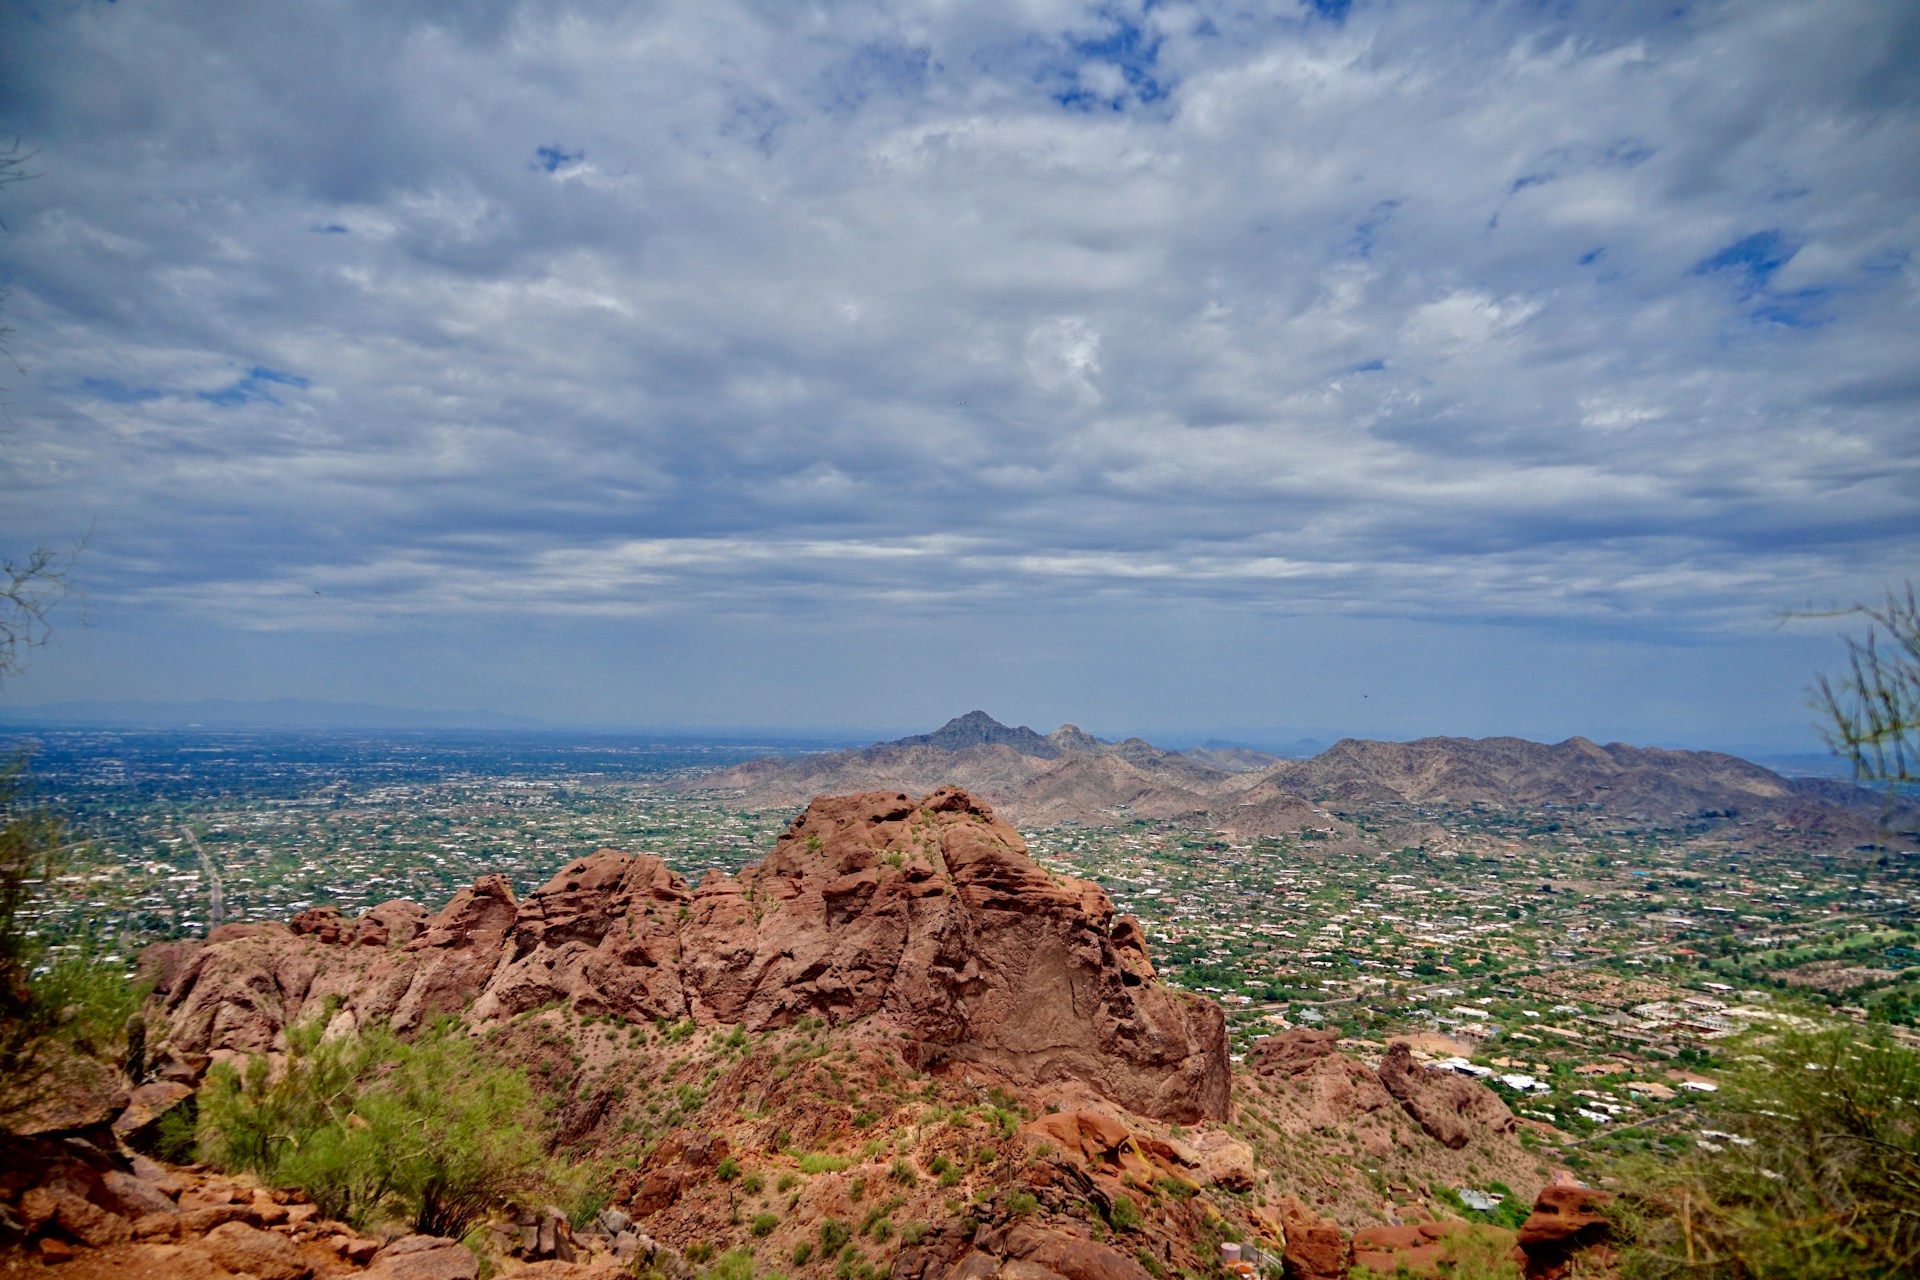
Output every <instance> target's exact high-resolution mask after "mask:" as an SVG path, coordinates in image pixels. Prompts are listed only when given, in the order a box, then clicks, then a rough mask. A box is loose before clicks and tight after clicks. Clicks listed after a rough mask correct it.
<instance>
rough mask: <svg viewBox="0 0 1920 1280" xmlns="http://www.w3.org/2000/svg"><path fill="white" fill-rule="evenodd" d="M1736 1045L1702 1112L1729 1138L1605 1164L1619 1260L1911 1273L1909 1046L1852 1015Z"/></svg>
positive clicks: (1914, 1113) (1916, 1088) (1809, 1272)
mask: <svg viewBox="0 0 1920 1280" xmlns="http://www.w3.org/2000/svg"><path fill="white" fill-rule="evenodd" d="M1742 1056H1743V1057H1744V1058H1747V1059H1750V1060H1747V1061H1745V1062H1743V1065H1742V1066H1741V1067H1740V1068H1739V1069H1738V1070H1736V1071H1734V1072H1733V1073H1732V1074H1730V1075H1729V1076H1727V1077H1726V1078H1724V1079H1723V1082H1722V1086H1721V1093H1720V1095H1719V1097H1718V1099H1716V1102H1715V1104H1714V1105H1713V1107H1712V1112H1711V1115H1712V1124H1713V1127H1715V1128H1716V1129H1720V1130H1724V1131H1727V1132H1730V1133H1733V1134H1735V1135H1736V1136H1738V1137H1739V1138H1740V1139H1741V1141H1740V1142H1733V1141H1728V1142H1726V1143H1724V1144H1717V1145H1721V1149H1720V1150H1718V1151H1710V1150H1706V1149H1704V1148H1697V1147H1696V1148H1694V1149H1691V1150H1689V1151H1687V1152H1686V1153H1685V1154H1682V1155H1680V1156H1678V1157H1674V1156H1667V1157H1665V1158H1662V1159H1655V1158H1653V1157H1638V1158H1633V1159H1629V1160H1626V1161H1623V1162H1622V1163H1621V1164H1620V1165H1619V1166H1618V1167H1617V1168H1616V1169H1615V1170H1614V1175H1615V1179H1616V1181H1617V1183H1618V1184H1619V1185H1620V1187H1621V1190H1622V1195H1621V1198H1620V1200H1619V1201H1618V1202H1617V1203H1616V1206H1615V1208H1616V1222H1615V1225H1616V1228H1617V1229H1618V1231H1619V1234H1620V1237H1621V1243H1622V1246H1623V1248H1622V1258H1621V1262H1622V1269H1623V1271H1624V1272H1625V1274H1627V1275H1628V1276H1630V1277H1634V1278H1635V1280H1667V1278H1668V1277H1683V1276H1701V1277H1706V1276H1712V1277H1714V1278H1715V1280H1719V1278H1720V1277H1726V1278H1728V1280H1746V1278H1747V1277H1762V1276H1793V1277H1796V1278H1798V1280H1827V1278H1829V1277H1831V1278H1833V1280H1838V1278H1839V1277H1843V1276H1844V1277H1859V1278H1862V1280H1881V1278H1885V1280H1891V1278H1892V1277H1895V1276H1910V1275H1912V1274H1913V1270H1912V1268H1913V1265H1914V1260H1915V1258H1920V1211H1916V1206H1920V1107H1916V1104H1915V1100H1916V1099H1920V1054H1916V1053H1914V1052H1913V1051H1912V1050H1910V1049H1906V1048H1903V1047H1901V1046H1900V1045H1897V1044H1895V1043H1893V1042H1892V1041H1891V1040H1889V1039H1887V1038H1886V1036H1885V1035H1884V1033H1880V1034H1874V1033H1870V1032H1867V1031H1864V1030H1861V1029H1859V1028H1849V1029H1842V1030H1836V1031H1828V1032H1821V1033H1818V1034H1809V1033H1798V1032H1796V1033H1789V1034H1785V1035H1780V1036H1778V1037H1777V1038H1775V1039H1773V1040H1771V1041H1769V1042H1766V1043H1763V1044H1756V1045H1753V1046H1750V1047H1749V1049H1748V1052H1747V1053H1746V1054H1745V1055H1742Z"/></svg>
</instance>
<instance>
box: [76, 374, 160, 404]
mask: <svg viewBox="0 0 1920 1280" xmlns="http://www.w3.org/2000/svg"><path fill="white" fill-rule="evenodd" d="M80 389H81V390H82V391H84V392H86V393H87V394H88V395H90V396H92V397H93V398H94V399H96V400H105V401H107V402H108V403H109V404H140V403H142V402H144V401H147V400H158V399H160V397H162V396H164V395H166V394H167V393H166V392H164V391H162V390H161V389H160V388H159V387H134V386H129V385H128V384H126V383H124V382H122V381H120V379H118V378H82V379H80Z"/></svg>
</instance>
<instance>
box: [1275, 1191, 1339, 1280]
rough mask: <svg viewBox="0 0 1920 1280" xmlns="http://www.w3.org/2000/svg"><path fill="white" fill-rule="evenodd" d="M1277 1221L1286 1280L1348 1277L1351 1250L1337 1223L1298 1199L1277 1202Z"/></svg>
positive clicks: (1291, 1198) (1327, 1279)
mask: <svg viewBox="0 0 1920 1280" xmlns="http://www.w3.org/2000/svg"><path fill="white" fill-rule="evenodd" d="M1280 1220H1281V1223H1282V1224H1283V1226H1284V1228H1285V1240H1286V1244H1285V1247H1284V1248H1283V1249H1282V1251H1281V1257H1282V1259H1283V1265H1284V1266H1285V1268H1286V1274H1287V1276H1288V1280H1341V1278H1342V1277H1343V1276H1345V1275H1346V1274H1347V1263H1348V1258H1349V1256H1350V1250H1349V1248H1348V1246H1347V1241H1346V1239H1345V1237H1343V1236H1342V1235H1341V1234H1340V1226H1339V1224H1338V1223H1336V1222H1334V1221H1333V1220H1332V1219H1330V1218H1323V1217H1321V1216H1320V1215H1319V1214H1317V1213H1315V1212H1314V1211H1313V1210H1311V1209H1309V1208H1307V1206H1306V1205H1305V1204H1304V1203H1302V1202H1301V1200H1300V1199H1299V1198H1298V1197H1297V1196H1287V1197H1286V1198H1285V1199H1283V1200H1282V1201H1281V1202H1280Z"/></svg>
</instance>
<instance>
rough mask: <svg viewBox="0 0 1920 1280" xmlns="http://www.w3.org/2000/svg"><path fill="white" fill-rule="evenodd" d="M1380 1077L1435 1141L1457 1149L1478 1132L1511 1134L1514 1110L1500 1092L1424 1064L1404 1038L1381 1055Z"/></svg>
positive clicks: (1501, 1134) (1492, 1134) (1505, 1135)
mask: <svg viewBox="0 0 1920 1280" xmlns="http://www.w3.org/2000/svg"><path fill="white" fill-rule="evenodd" d="M1380 1083H1381V1084H1383V1085H1385V1086H1386V1087H1387V1091H1388V1092H1389V1093H1391V1094H1393V1096H1394V1097H1396V1098H1398V1099H1399V1100H1400V1105H1401V1106H1403V1107H1405V1108H1406V1109H1407V1114H1408V1115H1410V1116H1412V1117H1413V1118H1414V1119H1415V1120H1417V1121H1419V1122H1420V1127H1421V1128H1422V1129H1425V1130H1426V1131H1427V1133H1428V1134H1429V1135H1431V1136H1432V1137H1433V1139H1434V1141H1436V1142H1439V1143H1440V1144H1442V1145H1443V1146H1447V1147H1451V1148H1453V1149H1454V1150H1455V1151H1458V1150H1459V1149H1460V1148H1461V1147H1464V1146H1466V1145H1467V1143H1468V1142H1470V1141H1472V1140H1473V1137H1474V1135H1475V1134H1483V1135H1487V1136H1496V1135H1497V1136H1501V1137H1507V1136H1511V1135H1512V1134H1513V1132H1514V1118H1513V1112H1511V1111H1509V1110H1508V1109H1507V1104H1506V1103H1504V1102H1502V1101H1500V1096H1499V1095H1498V1094H1496V1093H1495V1092H1494V1091H1493V1090H1491V1089H1489V1088H1487V1087H1486V1086H1485V1085H1483V1084H1480V1083H1478V1082H1477V1081H1473V1080H1469V1079H1467V1078H1466V1077H1464V1076H1457V1075H1454V1074H1453V1073H1452V1072H1448V1071H1430V1070H1428V1069H1427V1068H1425V1067H1422V1066H1421V1065H1420V1064H1419V1063H1417V1062H1415V1061H1414V1060H1413V1052H1412V1050H1410V1049H1409V1048H1408V1047H1407V1046H1406V1044H1405V1043H1404V1042H1401V1043H1396V1044H1394V1045H1393V1046H1392V1047H1391V1048H1390V1049H1388V1050H1387V1056H1386V1057H1385V1058H1383V1059H1382V1060H1381V1062H1380Z"/></svg>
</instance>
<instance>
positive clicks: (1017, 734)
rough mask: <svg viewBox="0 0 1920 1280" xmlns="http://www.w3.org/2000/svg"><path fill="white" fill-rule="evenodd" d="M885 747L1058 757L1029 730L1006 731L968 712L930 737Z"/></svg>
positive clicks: (980, 714)
mask: <svg viewBox="0 0 1920 1280" xmlns="http://www.w3.org/2000/svg"><path fill="white" fill-rule="evenodd" d="M887 745H889V746H897V747H939V748H941V749H942V750H946V751H959V750H962V749H964V748H966V747H995V746H1005V747H1012V748H1013V749H1014V750H1016V751H1019V752H1020V753H1022V754H1023V755H1030V756H1044V757H1047V758H1051V757H1053V756H1055V755H1057V754H1059V748H1058V747H1056V746H1054V744H1053V743H1051V742H1049V741H1047V739H1045V738H1043V737H1041V736H1040V735H1039V734H1037V733H1035V732H1034V731H1033V730H1031V729H1029V728H1027V726H1025V725H1021V726H1019V727H1018V728H1012V729H1010V728H1008V727H1007V726H1006V725H1004V724H1001V723H1000V722H999V721H998V720H995V719H994V718H993V717H992V716H990V715H988V714H987V713H986V712H984V711H969V712H967V714H965V715H963V716H955V717H954V718H953V719H951V720H949V721H947V722H946V723H945V724H943V725H941V726H940V727H939V728H938V729H935V730H934V731H933V732H932V733H920V734H915V735H914V736H912V737H910V738H900V739H898V740H896V741H894V742H892V743H889V744H887Z"/></svg>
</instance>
